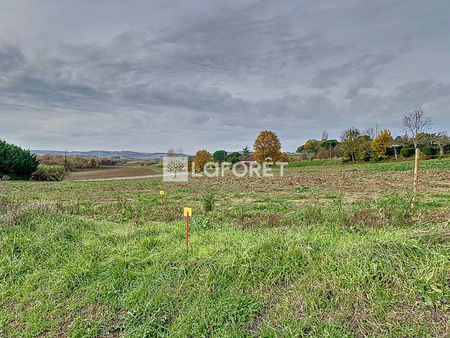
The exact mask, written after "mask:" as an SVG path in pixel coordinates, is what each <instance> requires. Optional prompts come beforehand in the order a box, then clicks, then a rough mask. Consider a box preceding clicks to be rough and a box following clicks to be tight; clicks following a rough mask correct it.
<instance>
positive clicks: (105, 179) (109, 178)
mask: <svg viewBox="0 0 450 338" xmlns="http://www.w3.org/2000/svg"><path fill="white" fill-rule="evenodd" d="M152 177H163V175H162V174H158V175H145V176H127V177H108V178H89V179H82V180H77V179H74V180H71V182H96V181H119V180H134V179H139V178H152Z"/></svg>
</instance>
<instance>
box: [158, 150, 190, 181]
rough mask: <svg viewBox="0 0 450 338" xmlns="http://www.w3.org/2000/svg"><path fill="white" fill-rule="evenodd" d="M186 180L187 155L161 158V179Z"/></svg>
mask: <svg viewBox="0 0 450 338" xmlns="http://www.w3.org/2000/svg"><path fill="white" fill-rule="evenodd" d="M187 180H188V158H187V156H166V157H164V158H163V181H166V182H186V181H187Z"/></svg>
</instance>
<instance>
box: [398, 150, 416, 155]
mask: <svg viewBox="0 0 450 338" xmlns="http://www.w3.org/2000/svg"><path fill="white" fill-rule="evenodd" d="M415 152H416V150H415V149H414V148H402V149H400V155H402V156H403V157H411V156H413V155H414V153H415Z"/></svg>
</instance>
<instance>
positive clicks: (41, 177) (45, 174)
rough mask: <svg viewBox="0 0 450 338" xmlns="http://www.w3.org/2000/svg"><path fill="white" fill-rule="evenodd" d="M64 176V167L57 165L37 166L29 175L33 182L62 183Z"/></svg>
mask: <svg viewBox="0 0 450 338" xmlns="http://www.w3.org/2000/svg"><path fill="white" fill-rule="evenodd" d="M65 176H66V171H65V170H64V167H61V166H59V165H39V167H38V168H37V170H36V171H35V172H34V173H33V174H32V175H31V178H32V179H33V180H35V181H62V180H63V179H64V177H65Z"/></svg>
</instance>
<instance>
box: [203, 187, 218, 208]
mask: <svg viewBox="0 0 450 338" xmlns="http://www.w3.org/2000/svg"><path fill="white" fill-rule="evenodd" d="M215 203H216V194H215V192H214V191H212V190H210V191H207V192H206V194H205V195H204V196H203V209H204V210H205V211H206V212H210V211H213V209H214V205H215Z"/></svg>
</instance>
